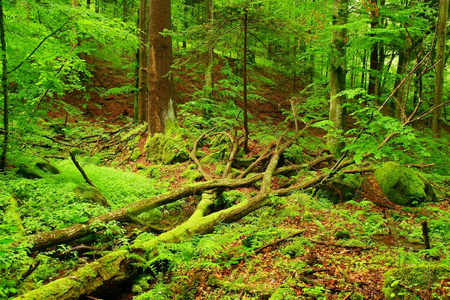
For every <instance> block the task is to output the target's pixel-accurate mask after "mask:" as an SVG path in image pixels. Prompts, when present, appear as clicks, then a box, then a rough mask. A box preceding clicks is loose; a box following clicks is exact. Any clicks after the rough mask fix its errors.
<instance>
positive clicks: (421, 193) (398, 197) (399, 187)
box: [375, 162, 435, 206]
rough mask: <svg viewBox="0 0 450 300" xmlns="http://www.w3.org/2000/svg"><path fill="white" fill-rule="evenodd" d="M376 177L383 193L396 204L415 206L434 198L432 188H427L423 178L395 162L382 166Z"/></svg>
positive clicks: (376, 172)
mask: <svg viewBox="0 0 450 300" xmlns="http://www.w3.org/2000/svg"><path fill="white" fill-rule="evenodd" d="M375 177H376V179H377V180H378V183H379V185H380V187H381V189H382V190H383V193H384V194H385V195H386V197H387V198H388V199H389V200H390V201H392V202H394V203H395V204H398V205H405V206H414V205H418V204H421V203H423V202H425V201H427V200H429V199H432V198H433V196H432V194H431V192H432V188H431V190H430V185H429V187H428V188H427V187H426V184H425V182H424V181H423V180H422V179H421V176H419V175H418V174H417V173H416V172H414V171H413V170H411V169H408V168H406V167H403V166H401V165H399V164H397V163H395V162H387V163H384V164H382V165H381V166H380V167H379V168H378V169H377V170H376V171H375ZM422 177H423V176H422ZM427 192H428V195H427ZM433 194H434V193H433ZM434 197H435V196H434Z"/></svg>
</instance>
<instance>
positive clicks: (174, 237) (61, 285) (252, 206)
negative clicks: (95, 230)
mask: <svg viewBox="0 0 450 300" xmlns="http://www.w3.org/2000/svg"><path fill="white" fill-rule="evenodd" d="M286 145H288V143H286V144H285V145H282V146H280V147H279V148H278V149H277V151H275V153H274V154H273V156H272V158H271V160H270V162H269V164H268V166H267V168H266V171H265V172H264V173H263V174H260V175H256V176H254V177H252V178H250V179H231V180H217V181H210V182H204V183H198V184H195V185H192V186H189V187H186V188H181V189H178V190H176V191H174V192H172V193H168V194H166V195H161V196H157V197H155V198H154V199H153V200H152V201H148V200H147V201H143V202H142V201H141V202H138V203H137V204H135V205H131V206H128V207H126V208H123V209H120V210H118V211H115V212H111V213H109V214H113V213H114V216H116V220H117V219H118V218H119V217H118V216H122V217H125V216H126V214H127V213H134V214H137V213H139V212H143V211H145V210H147V209H148V207H155V205H156V203H168V202H167V201H169V200H173V199H174V198H176V197H186V196H188V195H189V194H190V193H192V192H193V191H195V192H204V191H206V190H208V189H217V188H223V187H237V186H242V185H243V184H244V183H245V184H249V183H251V182H254V181H257V180H262V183H261V189H260V191H259V193H258V194H257V195H256V196H254V197H249V198H247V199H245V200H243V201H242V202H240V203H238V204H235V205H233V206H232V207H230V208H227V209H224V210H221V211H217V212H214V213H211V214H206V213H207V211H208V208H209V207H211V206H212V205H213V204H214V199H215V197H214V196H213V195H212V194H213V193H212V194H211V195H208V194H207V193H205V194H203V195H202V200H201V201H200V202H199V204H198V206H197V208H196V210H195V211H194V213H193V214H192V216H191V217H190V218H189V219H188V220H187V221H186V222H185V223H183V224H181V225H179V226H178V227H176V228H174V229H172V230H170V231H168V232H165V233H163V234H161V235H159V236H158V237H155V238H152V239H150V240H144V241H140V242H137V243H134V244H132V245H131V246H129V247H126V248H123V249H120V250H117V251H114V252H111V253H109V254H108V255H106V256H104V257H102V258H101V259H99V260H97V261H95V262H92V263H89V264H86V265H85V266H83V267H81V268H79V269H78V270H76V271H75V272H73V273H72V274H70V275H69V276H67V277H65V278H61V279H58V280H55V281H53V282H51V283H49V284H47V285H44V286H42V287H40V288H39V289H36V290H34V291H30V292H28V293H26V294H24V295H22V296H19V297H18V298H17V299H78V298H79V297H80V296H81V295H87V294H90V293H92V292H94V291H96V290H97V289H98V288H99V287H101V286H103V285H105V284H107V283H111V282H114V281H116V280H123V279H125V278H127V277H130V276H131V275H132V274H133V271H135V269H134V268H133V267H132V262H133V260H135V259H136V255H140V256H142V258H143V259H144V260H148V259H150V258H152V257H155V255H157V253H156V251H155V249H156V248H157V246H158V245H160V244H162V243H177V242H181V241H184V240H187V239H189V238H191V237H192V236H194V235H197V234H205V233H209V232H212V231H213V229H214V227H215V226H217V225H218V224H220V223H224V222H226V223H229V222H234V221H236V220H239V219H241V218H242V217H244V216H246V215H247V214H249V213H250V212H253V211H255V210H257V209H259V208H261V207H263V206H266V205H269V204H270V203H271V200H270V197H269V196H271V195H280V196H281V195H285V194H287V193H290V192H292V190H293V189H283V190H278V191H272V190H271V189H270V184H271V179H272V177H273V175H274V174H276V173H277V171H276V166H277V163H278V161H279V158H280V155H281V153H282V152H283V150H284V149H285V148H286ZM291 168H292V167H291ZM286 169H289V167H287V168H284V170H286ZM278 172H280V171H278ZM326 176H327V175H325V174H321V175H318V176H317V177H315V178H313V179H311V180H309V181H306V182H303V183H300V184H298V185H296V186H295V189H299V190H303V189H307V188H310V187H313V186H314V185H317V184H319V183H320V182H321V181H322V180H323V179H324V178H325V177H326ZM150 202H151V203H150ZM100 217H102V216H100ZM100 217H97V218H94V219H98V218H100ZM102 218H104V216H103V217H102ZM83 226H87V225H83ZM87 227H88V226H87ZM86 230H87V229H86Z"/></svg>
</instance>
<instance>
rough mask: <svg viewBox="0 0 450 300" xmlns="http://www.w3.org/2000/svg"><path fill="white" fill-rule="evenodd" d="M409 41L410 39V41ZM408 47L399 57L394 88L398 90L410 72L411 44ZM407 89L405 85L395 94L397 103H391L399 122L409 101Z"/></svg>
mask: <svg viewBox="0 0 450 300" xmlns="http://www.w3.org/2000/svg"><path fill="white" fill-rule="evenodd" d="M408 40H409V39H408ZM407 44H408V45H407V46H404V47H403V48H402V49H401V50H400V53H399V55H398V64H397V78H396V79H395V84H394V88H396V87H397V86H398V85H399V84H400V82H401V81H402V80H403V77H404V76H405V74H407V72H408V65H409V62H410V59H411V58H410V52H411V43H410V42H407ZM405 92H406V87H405V84H403V85H402V86H401V87H400V88H399V89H397V92H396V93H395V94H394V99H395V101H393V102H391V112H392V116H394V117H395V118H397V119H398V120H402V118H403V116H404V115H405V112H404V111H403V107H404V106H405V103H406V101H407V100H408V99H407V97H408V95H406V93H405Z"/></svg>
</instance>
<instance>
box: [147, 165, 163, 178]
mask: <svg viewBox="0 0 450 300" xmlns="http://www.w3.org/2000/svg"><path fill="white" fill-rule="evenodd" d="M161 167H162V166H161V165H154V166H150V167H148V168H147V173H148V176H149V177H150V178H155V179H160V178H161V176H162V174H161Z"/></svg>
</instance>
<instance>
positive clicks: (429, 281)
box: [383, 265, 450, 300]
mask: <svg viewBox="0 0 450 300" xmlns="http://www.w3.org/2000/svg"><path fill="white" fill-rule="evenodd" d="M384 278H385V282H384V288H383V291H384V295H385V297H386V299H395V300H400V299H402V300H403V299H404V300H413V299H414V300H415V299H421V298H420V297H419V296H418V295H416V294H413V293H411V291H410V290H411V289H421V290H425V289H429V288H430V287H431V288H433V287H434V288H436V287H437V286H439V285H440V283H441V282H442V280H443V279H448V278H450V266H447V265H434V266H433V265H419V266H413V267H404V268H398V269H393V270H390V271H388V272H386V273H385V274H384ZM405 286H407V287H409V289H407V288H405ZM437 290H439V288H438V289H437ZM442 296H444V295H442Z"/></svg>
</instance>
